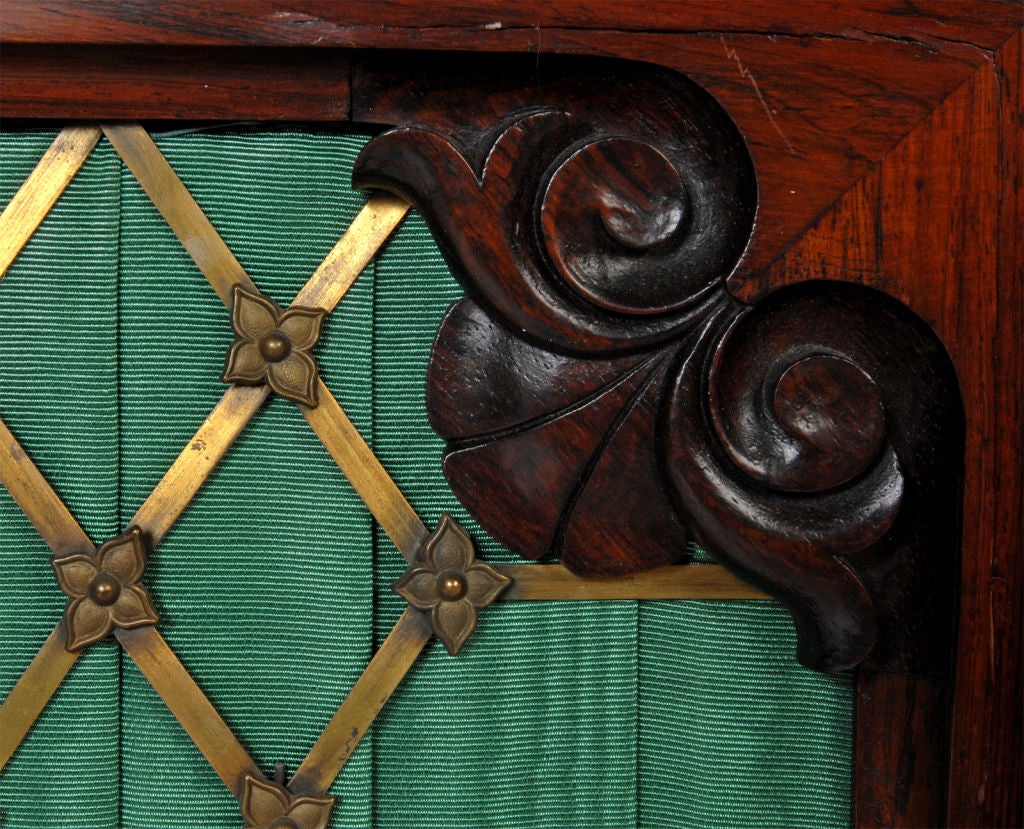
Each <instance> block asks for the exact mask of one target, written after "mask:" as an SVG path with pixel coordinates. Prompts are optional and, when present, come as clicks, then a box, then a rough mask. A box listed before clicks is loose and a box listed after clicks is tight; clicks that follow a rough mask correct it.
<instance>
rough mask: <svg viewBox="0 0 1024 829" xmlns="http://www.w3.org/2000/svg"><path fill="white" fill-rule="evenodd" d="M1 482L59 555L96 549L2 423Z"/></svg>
mask: <svg viewBox="0 0 1024 829" xmlns="http://www.w3.org/2000/svg"><path fill="white" fill-rule="evenodd" d="M0 483H2V484H3V485H4V486H5V487H7V491H8V492H10V493H11V496H12V497H13V498H14V501H15V503H17V505H18V506H19V507H21V509H22V511H23V512H24V513H25V515H27V516H28V520H29V521H31V522H32V526H34V527H35V528H36V530H38V531H39V535H41V536H42V537H43V541H45V542H46V543H47V545H48V546H49V548H50V549H51V550H53V552H54V553H56V554H57V555H58V556H64V555H70V554H72V553H91V552H93V551H94V550H95V547H94V545H93V543H92V541H91V540H90V539H89V536H88V535H86V534H85V530H83V529H82V528H81V527H80V526H79V525H78V522H77V521H76V520H75V517H74V516H73V515H72V514H71V512H70V511H69V510H68V508H67V507H66V506H64V503H63V502H62V501H61V500H60V498H58V497H57V493H56V492H54V491H53V488H52V487H51V486H50V485H49V484H48V483H47V482H46V479H45V478H44V477H43V473H42V472H40V471H39V468H38V467H37V466H36V465H35V464H34V463H32V460H31V459H30V458H29V456H28V455H27V454H26V453H25V450H24V449H23V448H22V447H21V444H19V443H18V441H17V439H16V438H15V437H14V435H12V434H11V432H10V430H9V429H8V428H7V426H6V425H5V424H4V423H3V421H0Z"/></svg>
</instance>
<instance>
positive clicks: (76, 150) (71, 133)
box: [0, 126, 100, 278]
mask: <svg viewBox="0 0 1024 829" xmlns="http://www.w3.org/2000/svg"><path fill="white" fill-rule="evenodd" d="M99 140H100V128H99V127H95V126H80V127H67V128H65V129H63V130H61V132H60V134H59V135H58V136H57V138H56V139H55V140H54V142H53V143H52V144H51V145H50V148H49V149H48V150H47V151H46V152H45V153H44V154H43V157H42V158H41V159H40V160H39V164H37V165H36V167H35V169H34V170H33V171H32V173H31V174H30V175H29V177H28V178H27V179H25V183H24V184H22V185H21V187H20V188H18V192H17V193H15V194H14V197H13V198H12V199H11V200H10V202H8V204H7V207H5V208H4V212H3V213H0V278H3V275H4V274H5V273H7V269H8V268H9V267H10V266H11V263H12V262H13V261H14V260H15V259H16V258H17V256H18V254H19V253H20V252H21V249H22V248H23V247H25V243H26V242H28V240H29V239H31V238H32V234H33V233H35V232H36V230H37V229H38V228H39V225H41V224H42V223H43V219H45V218H46V215H47V214H48V213H49V212H50V209H51V208H52V207H53V206H54V205H55V204H56V203H57V199H59V198H60V195H61V193H63V192H64V191H65V190H66V189H67V186H68V185H69V184H70V183H71V179H73V178H74V177H75V174H76V173H78V171H79V170H80V169H81V168H82V165H83V164H84V163H85V160H86V159H87V158H88V157H89V153H91V152H92V150H93V148H94V147H95V146H96V143H97V142H98V141H99Z"/></svg>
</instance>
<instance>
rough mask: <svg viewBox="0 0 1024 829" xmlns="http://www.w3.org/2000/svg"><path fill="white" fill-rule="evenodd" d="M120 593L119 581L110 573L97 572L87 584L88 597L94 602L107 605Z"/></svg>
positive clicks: (115, 599)
mask: <svg viewBox="0 0 1024 829" xmlns="http://www.w3.org/2000/svg"><path fill="white" fill-rule="evenodd" d="M120 595H121V583H120V582H119V581H118V580H117V579H115V578H114V577H113V576H112V575H110V573H98V574H97V575H96V577H95V578H94V579H93V580H92V583H91V584H90V585H89V598H90V599H92V600H93V601H94V602H96V604H98V605H100V606H102V607H107V606H108V605H112V604H113V603H114V602H116V601H117V597H118V596H120Z"/></svg>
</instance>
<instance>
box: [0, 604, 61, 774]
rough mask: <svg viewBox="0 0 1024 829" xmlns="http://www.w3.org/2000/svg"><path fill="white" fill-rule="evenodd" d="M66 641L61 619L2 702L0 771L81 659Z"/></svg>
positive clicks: (0, 711) (0, 706)
mask: <svg viewBox="0 0 1024 829" xmlns="http://www.w3.org/2000/svg"><path fill="white" fill-rule="evenodd" d="M65 641H66V639H65V634H64V623H63V622H60V623H59V624H58V625H57V627H55V628H54V629H53V633H51V634H50V636H49V638H47V640H46V642H44V643H43V646H42V647H41V648H40V649H39V652H38V653H37V654H36V655H35V658H34V659H33V660H32V662H31V664H30V665H29V666H28V668H27V669H26V670H25V673H23V674H22V675H21V677H20V678H19V679H18V681H17V682H16V683H15V685H14V687H13V688H12V689H11V692H10V693H9V694H8V695H7V699H5V700H4V704H3V705H0V771H2V770H3V768H4V766H6V765H7V761H8V760H10V759H11V755H12V754H14V751H15V749H16V748H17V747H18V746H19V745H21V741H22V740H24V739H25V735H27V734H28V732H29V730H30V729H31V728H32V725H33V724H34V723H35V721H36V720H37V719H39V715H40V714H42V713H43V709H44V708H45V707H46V704H47V703H48V702H49V701H50V698H51V697H52V696H53V695H54V694H55V693H57V689H58V688H59V687H60V684H61V683H62V682H63V681H64V677H66V676H67V675H68V671H70V670H71V666H72V665H74V664H75V660H77V659H78V654H79V653H80V651H75V652H74V653H68V651H67V650H66V649H65V647H64V645H65Z"/></svg>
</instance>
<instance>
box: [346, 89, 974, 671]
mask: <svg viewBox="0 0 1024 829" xmlns="http://www.w3.org/2000/svg"><path fill="white" fill-rule="evenodd" d="M609 80H610V79H608V78H607V77H604V76H602V75H601V74H600V72H596V73H595V74H593V75H590V76H586V75H573V76H570V77H569V78H566V79H555V80H553V81H539V80H538V79H535V78H532V77H531V78H530V79H529V80H525V81H524V80H521V81H520V82H518V83H517V81H516V80H515V79H505V78H502V79H501V82H500V83H497V84H496V86H495V89H494V98H488V99H487V101H488V105H489V106H490V105H492V104H495V105H496V103H497V102H500V103H501V108H500V110H498V111H503V112H509V113H512V115H511V116H510V117H509V119H508V120H506V121H504V122H502V123H501V124H495V123H494V122H493V111H495V110H488V111H472V110H471V111H469V112H460V117H459V119H458V123H457V125H456V126H455V127H454V128H452V129H451V130H449V131H448V132H446V133H445V134H442V133H441V132H439V131H438V125H439V122H438V121H437V120H436V119H434V120H431V118H430V117H429V116H430V115H431V113H434V112H435V109H436V106H435V105H436V103H437V102H436V101H434V102H431V101H429V100H424V101H417V102H415V103H413V104H411V105H410V106H411V107H412V111H414V112H417V113H423V114H424V116H425V120H424V121H422V122H419V123H421V124H422V125H423V127H422V128H417V127H407V128H404V129H400V130H395V131H392V132H389V133H385V134H383V135H382V136H381V137H379V138H377V139H375V140H374V141H372V142H371V143H370V144H369V145H368V146H367V148H366V149H365V150H364V152H363V154H362V156H361V157H360V159H359V161H358V162H357V168H356V174H355V178H356V182H357V184H358V185H359V186H370V187H382V188H384V189H388V190H391V191H393V192H396V193H398V194H399V195H401V196H403V197H404V198H406V199H407V200H409V201H411V202H412V203H413V204H415V205H416V206H417V207H418V208H419V209H420V210H421V211H422V212H423V213H424V215H425V216H426V218H427V220H428V222H429V223H430V224H431V227H432V229H433V230H434V232H435V236H436V238H437V239H438V240H439V243H440V246H441V249H442V251H443V252H444V254H445V256H446V258H447V260H448V262H449V264H450V265H451V267H452V270H453V273H454V274H455V275H456V276H457V277H458V278H459V279H460V280H461V281H462V282H463V283H464V284H465V286H466V288H467V291H468V292H469V294H470V296H471V297H472V299H473V302H472V303H463V304H461V305H459V306H456V308H455V309H453V311H452V312H451V313H450V315H449V317H448V318H447V319H446V321H445V322H444V324H443V325H442V329H441V331H440V333H439V335H438V339H437V341H436V343H435V350H434V354H433V360H432V367H431V370H430V374H429V380H428V388H429V392H428V408H429V409H430V412H431V419H432V423H433V424H434V426H435V428H436V429H437V431H438V432H439V433H441V434H442V435H443V436H445V437H446V438H447V439H448V441H449V445H448V455H447V457H446V459H445V473H446V476H447V477H448V480H449V482H450V483H451V484H452V487H453V489H454V490H455V492H456V494H457V495H458V496H459V498H460V499H461V500H462V501H463V502H464V503H465V504H466V505H467V506H468V508H469V509H470V510H471V511H472V512H473V513H474V515H475V516H476V517H477V519H478V520H479V521H480V523H481V524H482V525H483V526H484V527H485V529H487V530H488V531H489V532H491V533H492V534H493V535H495V536H496V537H497V538H499V539H500V540H501V541H503V542H504V543H506V544H507V545H508V546H510V547H512V548H513V549H515V550H517V551H519V552H520V553H522V554H523V555H526V556H530V557H538V556H541V555H544V554H545V553H548V552H555V553H557V554H559V555H561V557H562V561H563V562H564V563H565V564H566V565H567V566H568V567H570V568H572V569H574V570H576V571H577V572H580V573H583V574H599V573H615V572H624V571H628V570H636V569H644V568H650V567H653V566H656V565H658V564H663V563H666V562H668V561H672V560H674V559H675V558H677V557H678V556H679V555H680V553H681V549H680V548H681V545H682V544H683V543H684V541H685V539H686V538H687V537H688V533H690V532H692V533H693V534H694V535H695V536H696V537H697V538H699V539H700V541H701V542H702V543H703V544H704V546H706V547H707V548H709V549H710V550H711V551H712V552H713V553H714V554H715V555H716V556H718V557H719V558H720V560H722V561H723V563H726V564H728V565H729V566H731V567H732V568H733V569H734V570H736V571H738V572H739V573H740V574H741V575H742V576H744V577H746V578H747V579H749V580H751V581H753V582H755V583H756V584H758V585H759V586H760V587H762V588H764V589H765V590H767V591H768V592H770V593H772V594H773V595H775V596H776V597H778V598H779V599H781V600H782V601H783V602H785V603H786V605H787V607H788V608H789V610H790V612H791V613H792V615H793V616H794V618H795V619H796V622H797V627H798V631H799V634H800V640H799V641H800V653H799V656H800V658H801V660H802V661H803V662H804V663H805V664H808V665H810V666H812V667H817V668H822V669H826V670H837V669H842V668H845V667H849V666H851V665H854V664H857V663H858V662H859V661H860V660H863V659H864V658H865V657H866V656H867V655H868V654H870V655H871V657H870V658H871V659H872V660H874V666H875V667H876V668H877V667H882V668H884V669H886V670H889V669H896V670H906V669H908V667H909V668H910V669H915V666H914V665H908V663H907V662H905V661H901V660H906V659H907V658H908V655H912V654H916V653H920V652H921V649H920V648H918V647H915V644H914V642H913V641H912V640H913V639H914V638H915V636H916V637H918V638H920V637H921V636H922V635H923V633H924V632H925V631H926V630H927V628H928V627H929V626H935V625H940V624H945V625H946V627H947V629H948V626H949V624H950V622H949V620H948V619H947V620H939V619H937V618H936V615H935V613H930V612H929V611H928V610H927V609H924V608H920V607H917V606H916V605H915V604H914V602H913V600H912V598H910V597H909V596H910V593H911V592H912V591H911V590H910V589H909V588H908V585H919V584H926V583H927V584H928V588H929V595H937V596H942V597H944V600H943V601H942V602H940V606H941V607H942V608H947V607H949V606H950V604H951V601H952V599H951V596H952V593H951V590H952V586H953V584H954V582H955V567H954V566H953V565H952V563H953V562H955V553H956V551H955V549H954V546H955V544H954V542H951V541H950V539H949V538H948V537H946V536H949V535H950V532H949V531H950V528H952V527H953V526H954V525H955V518H953V517H949V516H952V515H953V513H955V504H956V492H955V489H956V481H955V475H954V474H953V473H951V472H950V470H951V469H955V467H956V462H957V461H956V459H957V458H958V457H959V455H958V453H959V452H960V451H962V416H961V413H960V412H959V411H958V410H957V401H958V399H959V398H958V394H957V387H956V382H955V378H953V375H952V370H951V369H950V364H949V360H948V356H947V355H946V354H945V353H944V351H943V349H942V347H941V344H939V343H938V342H937V341H936V340H935V338H934V335H932V334H931V332H930V331H928V329H927V326H925V325H924V324H923V323H921V321H920V320H918V319H916V318H915V317H914V315H913V314H912V313H911V312H910V311H909V310H908V309H907V308H905V307H903V306H901V305H899V303H896V302H895V301H893V300H891V299H889V298H886V297H884V296H882V295H881V294H877V293H876V292H871V291H866V290H861V291H860V292H858V290H854V289H848V288H844V287H840V286H836V285H829V284H826V283H815V284H810V283H809V284H807V285H806V286H805V287H803V288H801V289H800V290H799V291H797V292H795V293H786V292H784V291H780V292H778V294H775V295H771V296H768V297H766V298H764V299H762V300H761V301H760V302H759V303H758V304H757V305H756V306H753V307H750V306H745V305H743V304H741V303H740V302H738V301H736V300H735V299H733V298H732V297H730V296H729V295H728V294H727V292H726V289H725V284H726V279H727V278H728V277H729V276H730V274H731V272H732V271H733V269H734V268H736V266H737V263H738V262H739V259H740V256H741V254H742V252H743V248H744V245H745V244H746V243H747V241H748V239H749V236H750V231H751V228H752V223H753V217H754V212H755V208H756V206H757V194H756V189H755V185H754V174H753V166H752V164H751V161H750V157H749V155H748V154H747V152H746V148H745V146H744V145H743V141H742V138H741V137H740V136H739V134H738V132H737V131H736V130H735V127H734V125H733V124H732V123H731V121H730V120H729V118H728V117H727V116H726V114H725V113H724V112H723V111H722V110H721V108H720V107H718V105H717V104H716V103H715V102H714V101H712V100H711V99H710V98H708V97H707V96H706V95H704V94H703V93H702V92H700V91H699V90H697V89H695V88H694V87H693V86H692V85H689V84H687V83H684V82H682V81H681V79H679V78H675V79H668V78H666V77H665V76H664V75H661V74H659V73H657V72H653V73H645V74H644V75H643V77H641V76H639V75H633V76H629V77H626V78H622V79H619V78H616V79H614V82H609ZM602 81H604V85H603V86H602V90H603V92H604V94H602V95H601V96H600V97H598V98H595V97H594V96H593V95H583V94H578V93H581V92H582V91H583V90H584V89H586V88H589V89H591V90H592V89H593V87H594V85H595V84H601V83H602ZM583 100H586V101H587V102H588V103H587V106H586V108H584V107H581V106H580V101H583ZM405 122H406V123H417V121H416V119H415V118H411V119H407V120H406V121H405ZM440 123H442V124H446V123H447V121H442V122H440ZM427 127H429V128H427ZM869 295H870V296H869ZM795 308H799V309H800V311H799V313H797V312H795V311H793V309H795ZM872 309H874V310H875V311H877V315H875V313H874V312H873V310H872ZM936 459H941V460H939V461H937V460H936ZM929 499H932V500H934V501H936V502H938V503H941V504H942V505H943V507H941V508H940V509H941V510H942V514H941V515H940V516H938V517H937V519H936V520H931V519H932V518H934V516H929V515H928V507H927V504H928V501H929ZM524 516H526V519H525V520H524ZM931 526H938V527H940V528H946V529H945V530H943V531H939V530H936V531H932V530H930V529H929V527H931ZM674 544H678V545H680V548H676V547H674V546H673V545H674ZM929 544H932V545H934V546H936V547H940V548H941V549H942V560H943V561H946V562H948V564H947V566H946V567H934V568H929V566H928V563H927V562H926V558H925V557H926V555H927V553H926V552H924V551H925V550H926V549H927V548H928V546H929ZM907 620H909V621H907ZM947 632H948V631H947ZM876 633H877V634H878V636H877V640H876ZM938 639H939V640H941V641H948V637H946V638H943V637H941V636H940V637H938ZM876 642H882V643H884V644H881V645H879V644H876ZM928 660H929V655H927V654H926V655H925V656H924V657H923V659H922V660H921V664H925V663H927V662H928ZM941 661H942V659H938V660H932V663H934V664H938V662H941ZM915 664H916V663H915Z"/></svg>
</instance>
